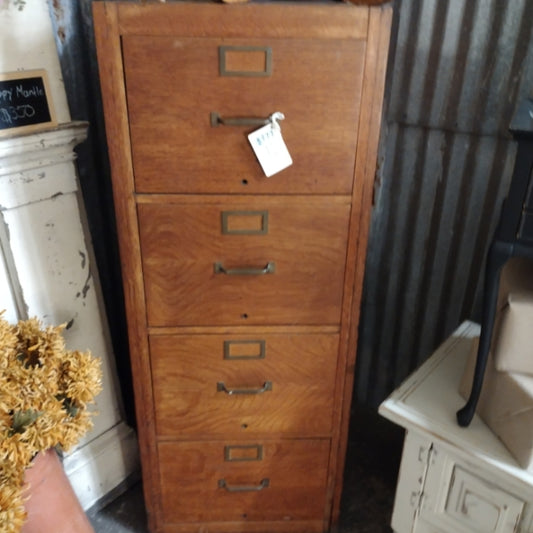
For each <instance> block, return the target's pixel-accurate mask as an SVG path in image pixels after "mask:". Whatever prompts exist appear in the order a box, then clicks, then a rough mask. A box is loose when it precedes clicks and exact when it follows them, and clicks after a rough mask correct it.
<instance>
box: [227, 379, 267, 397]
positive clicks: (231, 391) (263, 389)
mask: <svg viewBox="0 0 533 533" xmlns="http://www.w3.org/2000/svg"><path fill="white" fill-rule="evenodd" d="M271 390H272V381H265V383H264V384H263V386H262V387H261V388H259V389H228V388H227V387H226V385H225V384H224V382H223V381H219V382H218V383H217V392H225V393H226V394H229V395H230V396H231V395H232V394H263V392H267V391H271Z"/></svg>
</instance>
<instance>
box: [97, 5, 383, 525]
mask: <svg viewBox="0 0 533 533" xmlns="http://www.w3.org/2000/svg"><path fill="white" fill-rule="evenodd" d="M94 13H95V31H96V37H97V47H98V53H99V63H100V75H101V84H102V92H103V99H104V110H105V115H106V117H105V118H106V129H107V134H108V143H109V152H110V160H111V166H112V174H113V190H114V197H115V205H116V212H117V225H118V230H119V240H120V244H121V260H122V268H123V277H124V288H125V293H126V310H127V314H128V327H129V335H130V345H131V356H132V369H133V376H134V384H135V389H136V409H137V417H138V420H139V439H140V444H141V460H142V463H143V481H144V490H145V499H146V505H147V510H148V514H149V527H150V530H151V531H152V532H154V533H155V532H158V533H193V532H194V533H198V532H200V531H205V532H207V531H209V532H211V533H228V532H231V533H276V532H277V533H319V532H320V533H322V532H325V531H329V530H330V528H331V527H333V526H334V524H335V523H336V521H337V519H338V509H339V503H340V495H341V489H342V470H343V464H344V462H343V461H344V453H345V449H346V441H347V434H348V424H349V413H350V400H351V387H352V385H353V372H354V367H355V350H356V346H357V322H358V318H359V305H360V299H361V290H362V280H363V272H364V259H365V249H366V244H367V237H368V224H369V213H370V210H371V202H372V190H373V179H374V172H375V164H376V154H377V144H378V137H379V125H380V124H379V122H380V113H381V102H382V97H383V86H384V74H385V64H386V56H387V48H388V38H389V28H390V14H391V9H390V6H389V7H385V8H382V7H376V8H368V7H363V6H359V7H355V6H353V5H347V4H342V3H339V2H337V3H335V2H331V3H328V2H325V3H322V2H321V3H306V2H294V3H281V2H274V3H260V4H246V5H224V4H214V3H202V2H176V3H169V4H166V3H150V2H149V3H144V4H137V3H130V2H111V3H109V4H100V3H95V4H94ZM222 43H223V44H224V45H233V46H235V45H250V46H263V47H264V46H270V47H272V51H273V71H272V75H271V76H267V77H255V78H254V77H250V78H243V77H237V76H233V77H225V76H223V77H221V76H219V71H218V69H219V63H218V47H219V45H220V44H222ZM254 50H255V49H254ZM258 57H259V56H257V57H256V56H253V57H246V58H244V59H243V58H242V57H240V56H239V57H237V58H236V57H233V58H231V57H230V59H231V60H232V61H233V63H231V64H232V65H233V67H231V68H237V69H240V68H242V67H243V65H244V67H246V68H250V69H252V70H254V71H259V70H261V68H260V67H259V66H258V65H259V63H258V62H257V59H258ZM155 58H157V59H156V60H155ZM235 61H236V63H235ZM235 65H237V67H235ZM230 66H231V65H230ZM278 110H279V111H282V112H284V113H285V114H286V116H287V118H286V120H285V122H282V132H283V135H284V138H285V141H286V142H287V145H288V147H289V150H290V152H291V154H292V155H293V160H294V164H293V166H292V167H289V168H288V169H286V170H284V171H283V172H282V173H280V174H278V175H276V176H273V177H272V178H269V179H267V178H265V177H264V176H263V174H262V172H261V171H260V169H259V166H258V164H257V162H256V160H255V158H254V156H253V155H252V152H251V149H250V147H249V145H248V143H247V139H246V133H247V132H249V131H251V129H253V128H246V127H237V128H233V127H231V128H230V127H226V126H219V127H212V126H211V123H210V120H209V118H210V117H209V114H210V112H211V111H216V112H218V113H220V114H221V115H222V116H229V117H233V116H244V115H250V116H256V115H260V116H263V115H265V116H268V115H269V114H271V113H273V112H274V111H278ZM130 135H131V137H130ZM223 211H229V212H230V213H233V214H231V215H230V216H229V218H227V219H226V222H227V226H228V228H229V230H230V232H229V234H226V233H222V215H221V213H222V212H223ZM243 211H244V212H246V213H248V215H246V216H243V215H242V212H243ZM235 213H236V214H235ZM264 213H268V217H267V218H268V227H266V226H265V227H264V222H265V216H264ZM263 229H265V231H264V232H263ZM243 230H252V231H251V234H250V235H246V234H242V231H243ZM232 233H233V234H232ZM269 261H272V262H274V263H275V273H273V274H266V275H261V276H259V275H237V276H234V275H226V274H220V273H216V272H215V268H214V263H215V262H219V263H221V264H222V265H223V266H224V267H225V268H230V269H234V268H240V267H261V266H265V265H266V263H267V262H269ZM228 338H230V339H234V340H235V339H237V340H238V339H241V340H253V341H254V343H255V344H253V346H252V351H253V350H255V351H256V352H257V350H258V349H259V348H258V343H257V339H258V338H261V339H263V340H264V341H265V342H266V345H267V356H266V357H265V359H257V360H256V359H244V360H242V359H238V358H237V359H234V360H225V359H224V357H223V354H222V352H221V343H222V344H223V341H224V340H227V339H228ZM243 350H244V351H243ZM246 353H247V352H246V350H245V348H244V347H242V346H241V347H240V348H235V347H234V351H233V355H237V356H239V355H243V354H246ZM265 381H271V382H272V384H273V388H272V390H271V391H268V392H264V393H263V394H259V395H257V396H255V397H253V398H252V397H251V396H247V395H235V396H234V397H232V396H230V395H227V394H225V393H224V392H221V391H218V392H217V388H216V383H217V382H224V384H225V385H226V386H227V387H228V388H233V387H238V388H240V387H241V386H242V387H257V388H259V387H260V386H261V385H262V384H263V383H264V382H265ZM156 420H157V424H156ZM156 426H157V432H156ZM258 439H260V442H259V441H258ZM258 442H259V444H260V445H261V446H263V447H264V450H265V451H266V452H265V456H264V459H262V460H261V461H232V462H225V461H224V455H223V451H222V450H223V449H224V446H226V445H228V444H231V445H234V446H246V445H254V443H255V444H257V445H259V444H258ZM250 453H252V452H250ZM252 455H253V453H252ZM245 464H246V465H247V466H246V467H244V466H243V465H245ZM250 465H253V466H250ZM220 472H224V475H225V476H227V481H228V482H229V483H231V484H246V485H248V484H253V483H259V482H260V480H261V479H263V477H262V476H265V477H266V476H267V475H268V477H269V479H270V480H271V481H272V484H271V485H269V487H268V489H266V488H265V490H261V491H246V492H236V493H233V492H232V493H228V492H227V491H225V490H224V489H220V488H219V487H218V480H219V479H220ZM310 472H311V473H312V475H309V474H310ZM228 497H229V498H228ZM206 502H207V504H206Z"/></svg>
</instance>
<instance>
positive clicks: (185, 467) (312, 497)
mask: <svg viewBox="0 0 533 533" xmlns="http://www.w3.org/2000/svg"><path fill="white" fill-rule="evenodd" d="M253 442H254V444H258V445H261V446H262V447H263V459H262V460H261V461H241V462H229V461H225V460H224V447H225V446H226V445H238V444H250V442H249V441H235V440H221V441H209V442H202V441H200V442H199V441H196V442H195V441H192V442H190V441H187V442H180V443H170V442H162V443H159V446H158V449H159V457H160V460H161V462H162V463H163V464H165V469H164V470H163V471H162V472H161V492H162V498H163V516H164V520H165V521H166V522H168V523H173V522H189V523H191V522H194V523H195V525H196V527H197V528H198V529H197V530H199V528H200V524H201V523H206V522H210V521H220V520H221V519H222V520H224V519H225V520H228V521H233V522H242V523H253V522H257V521H262V520H267V521H274V520H279V521H287V522H289V521H293V520H313V519H314V520H320V518H321V517H322V516H323V514H324V505H325V481H326V476H327V463H328V455H329V445H330V443H329V440H327V439H324V440H281V441H253ZM266 478H267V479H269V481H270V484H269V486H268V487H267V488H265V489H263V490H261V491H257V492H228V491H226V490H224V489H222V488H219V487H218V481H219V480H220V479H225V480H226V482H227V483H228V484H230V485H231V486H235V485H247V486H249V485H257V484H259V482H260V481H261V480H262V479H266ZM206 530H209V529H207V527H206Z"/></svg>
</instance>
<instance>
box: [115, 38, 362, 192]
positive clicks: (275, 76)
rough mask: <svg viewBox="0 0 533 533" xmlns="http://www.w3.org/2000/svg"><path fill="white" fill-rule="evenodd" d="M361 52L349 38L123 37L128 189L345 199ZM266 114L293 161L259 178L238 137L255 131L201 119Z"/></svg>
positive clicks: (245, 141)
mask: <svg viewBox="0 0 533 533" xmlns="http://www.w3.org/2000/svg"><path fill="white" fill-rule="evenodd" d="M364 50H365V45H364V42H363V41H357V40H349V39H346V40H334V39H313V40H306V39H270V40H260V39H248V40H235V39H224V40H222V39H207V38H205V39H204V38H184V37H142V36H126V37H125V38H124V39H123V53H124V65H125V76H126V88H127V101H128V108H129V116H130V132H131V139H132V154H133V166H134V173H135V187H136V190H137V192H145V193H148V192H163V193H167V192H174V193H184V192H187V193H194V192H196V193H205V192H211V193H213V192H218V193H241V194H248V193H253V194H256V193H276V192H277V193H280V192H281V193H304V194H309V193H342V194H349V193H350V192H351V190H352V181H353V174H354V164H355V145H356V140H357V124H358V116H359V100H360V95H361V82H362V68H363V65H364ZM154 58H157V60H154ZM268 58H270V59H268ZM268 61H270V67H269V66H268V65H267V64H266V63H267V62H268ZM221 69H224V72H223V73H221ZM265 69H266V70H265ZM243 74H244V75H243ZM178 87H179V89H178ZM346 95H350V96H349V98H348V97H347V96H346ZM276 111H280V112H282V113H284V115H285V120H283V121H282V122H281V127H282V134H283V138H284V140H285V142H286V144H287V147H288V149H289V152H290V153H291V156H292V159H293V161H294V164H293V165H292V166H291V167H289V168H288V169H286V170H284V171H283V172H281V173H280V174H277V175H275V176H274V177H272V178H270V179H268V178H266V177H265V175H264V173H263V172H262V170H261V168H260V166H259V164H258V162H257V160H256V158H255V156H254V153H253V151H252V149H251V147H250V144H249V142H248V139H247V135H248V134H249V133H251V132H252V131H254V130H255V129H257V128H259V127H260V126H258V125H244V126H230V125H227V126H223V125H218V126H216V127H215V126H212V125H211V114H212V113H218V114H219V115H220V116H221V117H222V119H227V118H230V119H231V118H243V117H244V118H250V117H251V118H254V117H259V118H267V117H269V116H270V115H271V114H272V113H274V112H276Z"/></svg>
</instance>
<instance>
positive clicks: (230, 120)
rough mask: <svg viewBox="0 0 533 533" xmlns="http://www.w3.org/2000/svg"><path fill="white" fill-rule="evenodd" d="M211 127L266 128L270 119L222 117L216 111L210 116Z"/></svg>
mask: <svg viewBox="0 0 533 533" xmlns="http://www.w3.org/2000/svg"><path fill="white" fill-rule="evenodd" d="M210 120H211V127H212V128H216V127H218V126H264V125H266V124H268V123H269V122H270V121H271V119H270V117H267V118H263V117H226V118H224V117H221V116H220V114H219V113H217V112H216V111H211V114H210Z"/></svg>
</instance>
